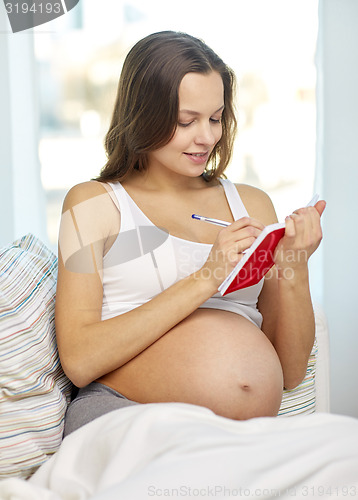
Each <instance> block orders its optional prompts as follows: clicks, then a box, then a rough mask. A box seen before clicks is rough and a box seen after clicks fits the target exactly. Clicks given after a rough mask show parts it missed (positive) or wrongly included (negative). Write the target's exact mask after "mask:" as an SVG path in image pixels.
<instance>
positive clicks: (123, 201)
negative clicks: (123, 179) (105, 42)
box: [108, 182, 136, 232]
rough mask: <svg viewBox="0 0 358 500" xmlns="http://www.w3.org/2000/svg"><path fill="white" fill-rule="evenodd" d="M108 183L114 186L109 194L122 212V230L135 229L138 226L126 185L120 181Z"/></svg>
mask: <svg viewBox="0 0 358 500" xmlns="http://www.w3.org/2000/svg"><path fill="white" fill-rule="evenodd" d="M108 184H109V186H110V187H111V188H112V191H109V195H110V197H111V198H112V200H113V203H114V204H115V205H116V207H117V208H118V210H119V211H120V214H121V232H122V231H128V230H129V229H134V228H135V227H136V221H135V220H134V216H133V213H132V210H131V207H130V204H129V199H128V196H127V193H126V191H125V189H124V187H123V186H122V184H121V183H120V182H113V183H112V182H109V183H108Z"/></svg>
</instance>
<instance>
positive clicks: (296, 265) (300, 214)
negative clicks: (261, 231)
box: [274, 200, 326, 272]
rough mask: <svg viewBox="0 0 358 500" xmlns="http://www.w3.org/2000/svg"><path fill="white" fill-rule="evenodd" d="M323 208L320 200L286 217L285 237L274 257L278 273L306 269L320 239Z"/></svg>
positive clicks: (324, 204)
mask: <svg viewBox="0 0 358 500" xmlns="http://www.w3.org/2000/svg"><path fill="white" fill-rule="evenodd" d="M325 207H326V202H325V201H323V200H320V201H318V202H317V203H316V204H315V206H314V207H305V208H300V209H298V210H295V211H294V212H293V214H291V215H289V216H288V217H286V229H285V235H284V237H283V238H282V239H281V241H280V242H279V244H278V245H277V248H276V251H275V255H274V261H275V265H276V268H277V269H278V271H279V272H285V270H286V269H289V270H290V271H294V270H298V269H300V268H306V267H307V262H308V259H309V258H310V256H311V255H312V254H313V252H314V251H315V250H316V249H317V248H318V246H319V244H320V242H321V239H322V229H321V215H322V213H323V211H324V209H325Z"/></svg>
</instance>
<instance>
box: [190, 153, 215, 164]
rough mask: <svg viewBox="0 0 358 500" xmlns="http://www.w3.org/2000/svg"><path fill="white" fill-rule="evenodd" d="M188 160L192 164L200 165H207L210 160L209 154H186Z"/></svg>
mask: <svg viewBox="0 0 358 500" xmlns="http://www.w3.org/2000/svg"><path fill="white" fill-rule="evenodd" d="M184 154H185V156H186V157H187V158H189V159H190V160H191V161H192V162H194V163H196V164H197V165H200V164H202V163H206V162H207V161H208V158H209V152H208V151H206V152H205V153H184Z"/></svg>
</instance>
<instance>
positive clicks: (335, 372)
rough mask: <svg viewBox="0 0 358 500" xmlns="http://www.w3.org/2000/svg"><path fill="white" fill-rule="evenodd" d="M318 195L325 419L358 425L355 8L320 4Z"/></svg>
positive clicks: (332, 0) (327, 0) (342, 0)
mask: <svg viewBox="0 0 358 500" xmlns="http://www.w3.org/2000/svg"><path fill="white" fill-rule="evenodd" d="M319 8H320V12H319V37H318V52H317V65H318V88H317V96H318V172H317V181H318V188H317V190H318V191H319V192H320V193H321V194H322V195H323V197H324V198H325V199H326V200H327V209H326V212H325V214H324V218H323V225H324V240H323V245H322V251H321V252H320V256H321V266H322V275H323V282H322V285H323V287H322V290H321V297H322V301H323V307H324V309H325V312H326V314H327V319H328V324H329V328H330V339H331V411H333V412H335V413H343V414H348V415H352V416H355V417H358V292H357V286H358V195H357V190H358V1H357V0H321V2H320V7H319Z"/></svg>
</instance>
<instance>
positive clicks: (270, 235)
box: [219, 222, 285, 295]
mask: <svg viewBox="0 0 358 500" xmlns="http://www.w3.org/2000/svg"><path fill="white" fill-rule="evenodd" d="M284 234H285V223H284V222H282V223H279V222H278V223H275V224H270V225H269V226H266V227H265V229H263V230H262V232H261V233H260V235H259V236H258V237H257V238H256V240H255V241H254V243H253V244H252V245H251V247H250V248H249V249H248V250H247V251H246V252H245V254H244V256H243V257H242V259H241V260H240V261H239V262H238V263H237V264H236V266H235V267H234V269H233V270H232V271H231V273H230V274H229V275H228V276H227V278H226V279H225V280H224V281H223V282H222V283H221V285H220V286H219V292H220V293H221V295H226V294H228V293H231V292H235V291H236V290H240V289H241V288H246V287H248V286H252V285H256V283H258V282H259V281H260V280H261V279H262V278H263V277H264V276H265V274H266V273H267V271H268V270H269V269H270V268H271V267H272V266H273V264H274V261H273V256H274V253H275V249H276V247H277V245H278V242H279V241H280V239H281V238H282V237H283V235H284Z"/></svg>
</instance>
